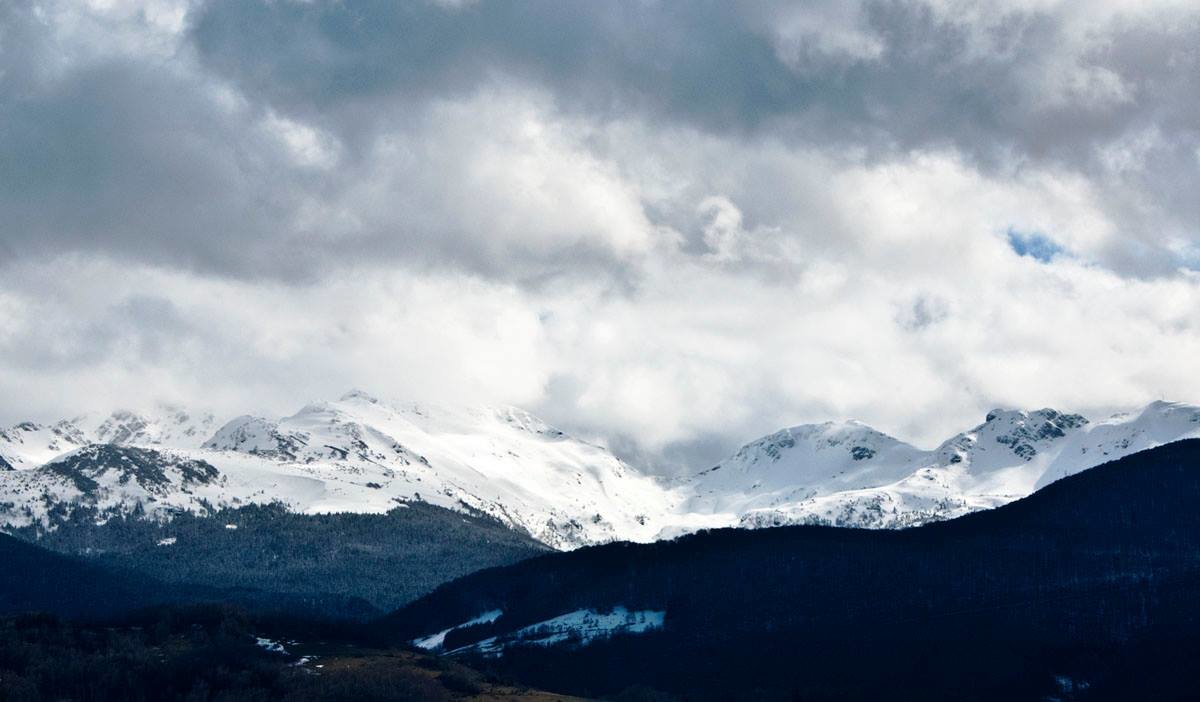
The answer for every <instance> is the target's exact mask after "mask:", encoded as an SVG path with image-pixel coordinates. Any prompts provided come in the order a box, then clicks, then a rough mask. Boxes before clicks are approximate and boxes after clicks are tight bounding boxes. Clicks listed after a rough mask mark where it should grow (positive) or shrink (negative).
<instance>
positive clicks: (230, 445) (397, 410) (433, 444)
mask: <svg viewBox="0 0 1200 702" xmlns="http://www.w3.org/2000/svg"><path fill="white" fill-rule="evenodd" d="M131 417H132V418H133V419H131ZM207 423H208V420H207V415H201V418H200V420H199V423H198V424H197V423H196V421H195V420H190V421H189V419H187V418H185V415H184V413H177V414H168V415H167V416H166V417H165V418H157V419H154V420H147V419H146V418H145V417H140V416H138V415H135V414H133V413H128V412H119V413H115V414H114V415H113V416H112V417H111V418H109V419H108V420H105V421H102V422H99V423H96V424H95V426H96V428H95V429H89V430H85V429H82V428H79V427H78V426H77V425H75V424H74V423H72V422H63V423H60V425H56V426H55V427H50V428H45V427H36V428H35V429H31V430H29V431H25V430H22V429H20V428H19V427H18V428H15V429H14V430H11V431H10V432H7V433H6V436H7V435H8V434H13V436H14V437H16V438H17V439H18V440H19V441H14V442H11V443H12V445H13V446H19V447H20V448H21V449H22V451H21V452H20V453H17V452H13V451H9V450H5V451H4V452H3V453H0V455H3V456H6V457H7V456H9V455H14V456H16V457H17V458H19V459H20V464H19V465H17V464H14V468H17V470H14V471H8V472H7V473H6V478H5V479H4V480H0V503H2V504H7V505H8V506H7V508H0V520H3V523H7V524H8V525H10V526H21V525H24V524H28V523H34V522H39V521H40V522H42V523H47V520H48V513H49V505H55V506H57V507H58V510H57V512H58V513H59V514H62V513H64V512H66V513H69V512H70V511H71V510H72V509H78V508H84V509H94V510H96V511H97V512H98V517H99V518H103V515H104V514H111V513H126V514H128V513H132V512H134V511H135V510H141V511H144V512H145V513H146V514H148V515H151V516H154V517H157V518H168V517H169V516H170V514H171V512H172V511H175V510H181V509H183V510H189V511H193V512H203V511H206V510H208V509H210V508H220V507H230V506H240V505H245V504H262V503H270V502H279V503H282V504H285V505H286V506H288V507H289V508H290V509H293V510H295V511H298V512H305V513H322V512H386V511H388V510H390V509H394V508H396V507H397V506H398V505H400V504H403V503H405V502H407V501H411V500H421V501H424V502H428V503H431V504H435V505H438V506H443V507H450V508H454V509H471V510H478V511H481V512H484V513H486V514H489V515H492V516H493V517H495V518H497V519H499V520H501V521H502V522H504V523H506V524H508V525H510V526H512V527H514V528H517V529H520V530H523V531H525V532H527V533H529V534H531V535H532V536H534V537H535V538H537V539H539V540H541V541H543V542H545V543H547V544H550V545H552V546H555V547H558V548H571V547H575V546H579V545H582V544H588V543H597V542H603V541H610V540H614V539H620V538H625V539H637V540H648V539H650V538H652V537H653V536H654V535H655V534H656V533H657V532H658V531H659V530H660V529H662V528H663V527H664V526H665V523H664V522H663V521H662V514H663V507H664V505H665V504H666V500H664V496H665V494H666V493H665V491H664V490H663V488H661V487H660V486H659V484H658V483H657V482H656V481H655V480H654V479H652V478H649V477H646V476H643V475H641V474H640V473H638V472H636V471H634V470H631V469H630V468H629V467H628V466H626V465H625V464H624V463H622V462H621V461H620V460H618V459H617V458H615V457H614V456H613V455H612V454H611V453H609V452H608V451H607V450H605V449H604V448H602V447H599V446H596V445H593V444H590V443H587V442H584V441H580V440H578V439H575V438H572V437H570V436H567V435H566V434H564V433H563V432H561V431H559V430H556V429H554V428H553V427H551V426H549V425H547V424H546V423H544V422H542V421H541V420H539V419H537V418H536V417H533V416H532V415H530V414H528V413H527V412H523V411H521V410H518V409H515V408H478V409H452V408H436V407H416V406H402V405H395V404H389V403H386V402H382V401H380V400H378V399H376V398H373V397H371V396H369V395H367V394H365V393H362V392H352V393H348V394H347V395H345V396H343V397H342V398H340V399H339V400H337V401H333V402H321V403H315V404H311V405H308V406H306V407H304V408H303V409H301V410H300V411H299V412H297V413H296V414H294V415H292V416H290V417H285V418H283V419H280V420H268V419H264V418H259V417H249V416H243V417H238V418H236V419H233V420H231V421H229V422H227V423H226V424H225V425H223V426H221V427H220V428H218V429H216V430H215V432H214V433H212V435H211V437H210V438H208V439H207V440H199V441H198V440H196V437H197V435H198V433H199V431H200V430H199V429H198V428H197V427H203V426H205V425H206V424H207ZM22 426H23V425H22ZM106 441H108V442H111V443H112V444H115V445H117V446H119V447H120V448H121V450H116V451H100V452H97V451H96V450H95V448H96V447H95V446H92V445H91V444H93V443H103V442H106ZM4 448H5V449H8V448H9V447H8V446H5V447H4ZM133 449H137V450H145V451H146V452H148V453H145V454H139V455H137V456H136V457H131V455H130V450H133ZM146 456H152V457H154V458H156V460H158V461H160V462H162V463H164V465H166V466H179V465H186V466H196V465H203V466H209V467H211V468H212V469H213V472H212V474H211V475H210V474H208V472H207V471H202V472H203V474H204V477H203V479H202V480H198V479H195V477H189V476H194V474H195V471H192V472H185V471H180V470H169V469H168V470H165V471H163V472H162V474H161V475H154V476H151V479H150V481H149V482H147V479H146V474H145V472H144V471H140V470H139V471H132V472H131V471H130V470H129V469H128V467H129V463H130V461H137V460H140V459H141V458H145V457H146ZM9 462H10V463H12V461H11V460H10V461H9ZM114 464H115V465H114ZM97 476H99V477H97ZM76 478H78V479H76ZM163 479H165V480H166V483H165V484H164V483H163V482H162V480H163ZM164 485H169V488H166V489H164ZM47 525H48V526H49V524H47Z"/></svg>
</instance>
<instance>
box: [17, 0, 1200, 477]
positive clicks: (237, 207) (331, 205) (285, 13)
mask: <svg viewBox="0 0 1200 702" xmlns="http://www.w3.org/2000/svg"><path fill="white" fill-rule="evenodd" d="M1198 38H1200V12H1197V10H1196V8H1195V7H1194V5H1193V4H1191V3H1168V2H1161V3H1121V2H1103V3H1098V4H1089V6H1088V7H1085V8H1084V7H1080V6H1078V5H1076V4H1074V3H1067V2H1054V1H1051V0H1023V1H1022V2H1019V3H1016V4H1008V5H1005V6H1003V7H1000V6H996V5H991V4H985V3H975V2H967V1H965V0H939V1H937V2H933V1H930V2H917V1H915V0H913V1H902V2H873V1H868V2H852V3H842V2H820V3H810V4H806V5H805V6H803V7H798V6H795V5H794V4H790V3H787V4H775V3H767V2H753V3H727V2H711V3H710V2H699V3H689V4H687V5H678V4H674V3H661V2H621V3H608V4H601V3H589V4H584V5H573V6H570V7H566V6H564V5H562V4H560V3H550V2H546V3H542V2H529V3H520V4H514V3H499V2H486V1H480V2H467V3H449V4H447V3H434V2H430V3H407V4H397V3H391V2H382V1H380V2H355V3H342V2H322V1H315V2H293V1H291V0H279V1H277V2H270V3H242V2H227V1H225V0H209V1H196V2H190V1H188V0H177V1H176V0H155V1H154V2H115V3H68V2H55V1H52V0H44V1H41V2H35V3H16V4H12V3H10V4H7V5H2V6H0V66H3V68H2V69H0V221H3V222H4V226H3V228H0V257H2V258H0V315H2V316H3V320H4V323H3V324H0V397H3V398H5V399H3V400H0V421H18V420H20V419H24V418H26V417H27V416H38V417H43V418H47V417H50V416H54V415H59V414H69V413H72V412H74V411H78V410H79V409H84V408H83V407H79V405H83V404H91V405H95V408H97V409H100V408H102V407H104V406H107V405H111V404H140V403H144V402H149V401H151V400H154V399H166V400H171V401H175V402H180V403H184V404H196V403H200V404H211V405H213V406H215V407H216V408H218V409H226V410H228V411H231V412H243V411H246V410H249V409H261V410H262V411H269V412H273V413H283V412H287V411H290V410H292V409H294V408H295V407H296V406H297V405H299V404H300V403H302V402H304V401H307V400H310V399H314V398H319V397H328V396H332V395H337V394H340V393H341V392H342V391H343V390H344V389H345V388H347V387H351V386H360V387H365V388H368V389H371V390H372V391H375V392H377V393H379V394H385V395H393V396H398V397H411V398H414V399H426V400H427V399H436V398H441V399H446V400H451V401H459V400H461V401H467V402H474V401H481V402H509V403H514V404H520V405H526V406H530V407H531V408H533V409H535V410H539V411H541V412H543V413H544V414H546V415H547V416H548V417H549V419H551V420H552V421H555V422H559V423H562V424H564V425H567V426H569V428H571V429H573V430H575V431H578V432H580V433H583V434H585V435H588V436H595V437H600V438H603V439H604V440H607V441H609V442H610V443H611V444H612V445H613V446H615V447H618V448H620V450H621V451H623V452H624V453H625V455H628V456H636V457H638V458H639V459H640V460H646V461H651V462H655V463H659V464H662V465H663V466H667V465H668V464H681V465H695V464H704V463H707V462H709V461H711V460H716V459H718V458H719V457H720V455H719V454H720V453H722V452H724V451H727V450H730V449H732V448H733V446H734V445H735V444H736V443H737V442H739V441H743V440H747V439H750V438H753V437H754V436H756V435H759V434H763V433H766V432H768V431H771V430H774V429H776V428H778V427H779V426H782V425H785V424H792V423H796V422H800V421H810V420H823V419H827V418H835V417H845V416H855V417H858V418H860V419H863V420H864V421H868V422H872V423H875V424H877V425H879V426H880V427H881V428H883V429H886V430H890V431H893V432H896V433H898V434H900V435H902V436H904V437H906V438H912V439H915V440H918V441H930V440H933V439H934V438H936V437H941V436H944V435H945V434H947V433H949V432H951V431H954V430H957V429H960V428H962V427H963V426H966V425H968V424H970V423H971V421H972V419H974V418H975V415H978V414H981V413H982V412H983V411H984V410H986V409H988V408H989V407H991V406H994V405H1003V404H1007V405H1017V406H1044V405H1058V406H1061V407H1063V408H1066V409H1072V410H1083V411H1092V412H1103V411H1106V410H1108V409H1113V408H1117V407H1125V406H1129V405H1133V404H1137V403H1140V402H1144V401H1146V400H1148V399H1151V398H1155V397H1158V396H1160V395H1161V394H1163V393H1164V392H1166V393H1178V394H1179V396H1180V397H1181V398H1182V399H1191V400H1195V399H1197V396H1200V386H1197V385H1196V378H1197V377H1200V374H1197V373H1196V372H1195V371H1196V367H1195V362H1194V361H1193V360H1192V359H1195V358H1197V357H1200V354H1198V353H1197V352H1200V348H1198V345H1200V319H1198V318H1197V313H1196V310H1197V309H1200V304H1198V303H1200V299H1198V297H1200V293H1198V291H1200V279H1198V278H1197V275H1196V273H1195V269H1196V267H1197V264H1196V261H1197V260H1198V259H1197V254H1196V251H1197V248H1196V242H1197V241H1198V240H1200V233H1198V232H1197V229H1196V227H1197V225H1196V223H1197V222H1200V209H1198V208H1200V201H1198V200H1197V199H1196V198H1195V196H1194V192H1193V190H1194V187H1192V184H1194V183H1195V182H1196V178H1197V177H1198V176H1200V172H1198V171H1200V157H1198V156H1197V154H1200V129H1198V128H1197V127H1196V124H1195V120H1194V115H1195V114H1196V113H1197V111H1198V110H1200V89H1198V88H1197V86H1196V85H1195V81H1194V80H1192V79H1191V77H1192V76H1194V75H1195V74H1196V70H1197V69H1198V68H1200V66H1198V65H1197V61H1198V60H1200V58H1198V55H1197V53H1196V52H1195V49H1194V47H1195V45H1196V44H1197V39H1198ZM1062 252H1070V255H1069V256H1068V255H1065V254H1063V253H1062ZM1097 379H1103V382H1098V380H1097ZM256 404H257V405H261V407H255V405H256ZM664 469H667V468H666V467H664Z"/></svg>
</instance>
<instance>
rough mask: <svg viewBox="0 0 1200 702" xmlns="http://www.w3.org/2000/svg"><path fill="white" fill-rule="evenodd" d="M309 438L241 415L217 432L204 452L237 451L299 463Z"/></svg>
mask: <svg viewBox="0 0 1200 702" xmlns="http://www.w3.org/2000/svg"><path fill="white" fill-rule="evenodd" d="M308 439H309V437H308V436H307V435H304V434H299V433H285V432H282V431H280V429H279V423H278V422H273V421H271V420H269V419H264V418H262V417H252V416H250V415H242V416H240V417H236V418H234V419H232V420H230V421H229V422H228V423H226V424H225V425H224V426H223V427H221V428H220V429H218V430H217V433H216V434H214V435H213V437H212V438H211V439H209V440H208V441H206V442H204V444H203V446H202V448H206V449H210V450H213V451H238V452H240V453H248V454H252V455H256V456H266V457H270V458H280V459H287V460H296V457H297V455H299V453H300V451H301V450H302V449H303V448H304V447H305V446H306V445H307V444H308Z"/></svg>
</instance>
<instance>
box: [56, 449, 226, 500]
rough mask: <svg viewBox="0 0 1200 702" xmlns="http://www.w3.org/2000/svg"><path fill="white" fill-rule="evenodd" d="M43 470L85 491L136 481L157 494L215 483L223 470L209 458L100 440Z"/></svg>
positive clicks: (139, 485)
mask: <svg viewBox="0 0 1200 702" xmlns="http://www.w3.org/2000/svg"><path fill="white" fill-rule="evenodd" d="M40 470H43V471H47V472H50V473H54V474H56V475H59V476H62V477H64V478H67V479H69V480H71V481H72V482H73V483H74V484H75V486H76V488H77V489H79V490H80V492H83V493H91V492H94V491H96V490H98V489H100V487H101V486H102V485H105V484H108V485H112V484H116V485H120V486H125V487H127V486H130V485H136V486H137V487H139V488H141V489H142V490H145V491H146V492H149V493H153V494H164V493H166V492H168V491H169V490H170V489H171V488H174V487H188V486H192V485H202V484H207V483H211V482H213V481H214V480H216V479H217V477H218V476H219V475H220V473H219V471H217V469H216V468H214V467H213V466H212V465H211V464H209V463H206V462H205V461H200V460H193V459H188V458H181V457H179V456H175V455H171V454H167V453H163V452H160V451H155V450H153V449H146V448H134V447H132V446H116V445H113V444H97V445H92V446H87V447H84V448H82V449H79V450H78V451H74V452H72V453H69V454H67V455H66V456H63V457H62V458H58V459H56V460H54V461H51V462H50V463H47V464H46V465H45V466H43V467H42V468H41V469H40Z"/></svg>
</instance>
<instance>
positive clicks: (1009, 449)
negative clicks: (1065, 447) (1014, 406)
mask: <svg viewBox="0 0 1200 702" xmlns="http://www.w3.org/2000/svg"><path fill="white" fill-rule="evenodd" d="M1087 423H1088V420H1087V419H1086V418H1084V417H1083V416H1081V415H1078V414H1064V413H1062V412H1059V411H1058V410H1053V409H1048V408H1047V409H1040V410H1037V411H1034V412H1024V411H1021V410H1003V409H995V410H992V411H991V412H988V413H987V416H986V417H985V418H984V422H983V424H980V425H979V426H977V427H975V428H973V429H971V430H969V431H966V432H963V433H961V434H958V435H957V436H955V437H953V438H951V439H950V440H949V441H946V442H945V443H943V444H942V445H941V446H940V447H938V449H937V456H938V462H939V463H941V464H942V465H953V464H958V463H962V464H964V465H966V466H968V467H969V468H970V469H971V470H973V471H980V470H991V469H994V468H997V467H999V466H1007V465H1011V464H1012V461H1013V457H1014V456H1015V457H1016V458H1017V459H1020V460H1022V461H1032V460H1034V458H1036V457H1037V456H1039V455H1040V454H1041V453H1043V452H1044V451H1046V450H1048V449H1050V448H1051V447H1052V446H1053V445H1054V444H1056V443H1057V442H1059V441H1060V440H1061V439H1063V438H1065V437H1066V436H1067V435H1068V434H1071V433H1073V432H1075V431H1077V430H1079V429H1081V428H1083V427H1084V426H1085V425H1086V424H1087Z"/></svg>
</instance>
